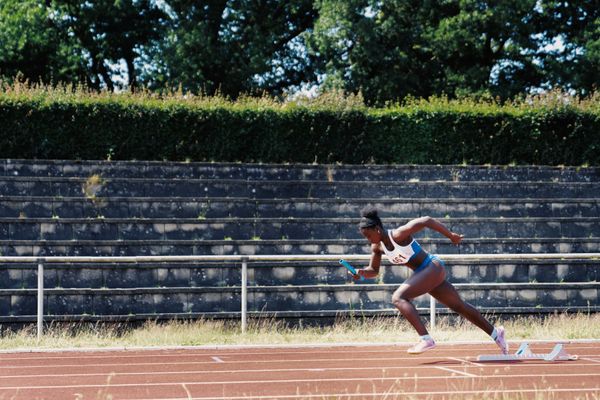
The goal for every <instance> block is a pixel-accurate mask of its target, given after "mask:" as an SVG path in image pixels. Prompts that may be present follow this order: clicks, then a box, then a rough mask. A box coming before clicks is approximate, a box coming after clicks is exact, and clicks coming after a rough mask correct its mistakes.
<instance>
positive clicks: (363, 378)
mask: <svg viewBox="0 0 600 400" xmlns="http://www.w3.org/2000/svg"><path fill="white" fill-rule="evenodd" d="M563 343H567V342H563ZM512 346H513V347H516V346H515V344H512ZM565 347H566V349H567V351H568V352H569V353H570V354H576V355H578V356H579V359H578V360H577V361H560V362H546V361H541V360H533V361H520V362H515V361H513V362H486V363H482V362H481V363H478V362H476V357H477V355H478V354H494V353H497V349H496V347H495V345H493V344H488V345H481V344H455V345H450V344H446V345H444V344H441V345H438V347H437V348H436V349H434V350H432V351H430V352H428V353H425V354H422V355H419V356H409V355H408V354H407V353H406V346H401V345H398V346H362V347H361V346H355V347H332V346H330V347H328V346H325V345H324V346H318V347H276V348H267V347H265V348H256V347H252V348H217V349H202V348H195V349H194V348H191V349H164V350H156V349H154V350H120V351H118V350H117V351H90V352H80V351H65V352H46V353H44V352H40V353H4V354H0V400H8V399H14V400H19V399H27V400H31V399H60V400H64V399H78V400H79V399H81V400H84V399H94V400H100V399H114V400H116V399H144V400H150V399H152V400H154V399H156V400H158V399H218V400H223V399H319V400H331V399H348V400H350V399H387V400H390V399H465V398H467V399H468V398H471V399H481V398H487V399H502V400H504V399H515V398H517V399H528V398H536V399H541V398H543V399H589V400H598V399H600V342H595V343H568V344H566V345H565ZM531 348H532V350H533V352H534V353H547V352H548V351H550V349H551V348H552V344H550V343H532V344H531Z"/></svg>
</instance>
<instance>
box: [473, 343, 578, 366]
mask: <svg viewBox="0 0 600 400" xmlns="http://www.w3.org/2000/svg"><path fill="white" fill-rule="evenodd" d="M526 360H544V361H573V360H577V356H576V355H571V354H569V353H567V351H566V350H565V347H564V345H563V344H562V343H559V344H557V345H555V346H554V348H553V349H552V351H551V352H550V353H546V354H534V353H533V352H532V351H531V349H530V348H529V343H527V342H525V343H521V346H519V349H518V350H517V352H516V353H515V354H498V355H495V354H494V355H480V356H478V357H477V361H526Z"/></svg>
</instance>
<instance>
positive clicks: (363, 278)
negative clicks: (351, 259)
mask: <svg viewBox="0 0 600 400" xmlns="http://www.w3.org/2000/svg"><path fill="white" fill-rule="evenodd" d="M340 264H342V265H343V266H344V267H346V269H347V270H348V271H350V273H351V274H352V275H357V274H358V273H357V272H356V269H355V268H354V267H353V266H352V265H350V264H349V263H348V261H346V260H340ZM358 276H360V280H361V281H364V280H365V277H364V276H362V275H358Z"/></svg>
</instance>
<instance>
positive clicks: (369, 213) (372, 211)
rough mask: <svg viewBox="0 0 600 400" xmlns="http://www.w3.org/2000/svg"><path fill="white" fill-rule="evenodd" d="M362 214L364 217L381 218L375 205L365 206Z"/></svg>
mask: <svg viewBox="0 0 600 400" xmlns="http://www.w3.org/2000/svg"><path fill="white" fill-rule="evenodd" d="M360 215H361V217H364V218H371V219H379V215H378V211H377V209H376V208H375V207H368V208H365V209H364V210H362V211H361V212H360Z"/></svg>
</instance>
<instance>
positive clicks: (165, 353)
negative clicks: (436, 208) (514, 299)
mask: <svg viewBox="0 0 600 400" xmlns="http://www.w3.org/2000/svg"><path fill="white" fill-rule="evenodd" d="M532 343H533V344H535V342H532ZM556 343H565V341H556ZM566 344H567V345H568V347H567V350H569V351H572V352H574V351H577V350H586V349H594V350H597V349H598V347H597V346H595V347H590V346H577V345H576V344H569V343H566ZM408 346H409V343H406V344H401V345H396V346H390V348H387V349H373V350H369V349H368V346H367V347H366V348H365V349H364V350H363V349H360V347H359V348H357V346H348V347H349V348H350V349H343V348H342V349H340V348H338V347H336V348H333V349H323V350H315V348H307V349H306V350H305V351H302V350H297V351H293V350H288V351H285V348H281V351H253V349H252V348H247V349H245V348H242V349H240V350H247V351H245V352H240V351H228V350H227V349H217V350H219V352H221V351H222V352H223V355H236V356H239V355H247V356H257V355H261V356H267V355H288V356H289V355H294V354H302V355H312V354H346V353H348V352H349V351H350V352H352V354H363V353H365V354H368V353H372V354H379V353H383V354H389V353H395V352H398V353H405V352H406V348H407V347H408ZM437 346H438V348H440V349H443V350H444V351H451V352H457V351H458V352H461V353H465V352H472V351H474V350H477V351H480V350H484V349H485V348H488V347H489V346H482V345H481V344H480V343H476V344H474V345H473V346H470V347H454V346H452V345H448V346H445V345H444V344H440V343H437ZM490 346H491V345H490ZM540 346H541V348H542V349H546V348H548V349H551V348H552V346H551V345H550V344H548V343H540V344H539V345H538V346H537V347H540ZM291 347H292V348H293V346H291ZM209 350H210V349H207V350H202V349H198V348H191V349H178V348H175V349H168V348H166V349H165V350H157V349H152V350H148V351H144V350H131V349H127V348H124V349H122V350H110V351H111V352H116V353H121V354H116V355H111V354H108V353H109V351H102V350H94V351H97V352H98V353H102V354H88V353H87V351H81V352H79V353H78V352H74V351H71V350H66V351H64V353H70V354H71V355H64V356H63V355H60V354H61V353H60V352H59V351H53V352H48V353H46V352H44V351H42V350H40V352H39V353H38V352H35V351H23V352H13V353H4V354H3V353H2V351H0V361H9V360H48V359H50V360H61V359H81V358H82V357H85V358H87V359H90V358H91V359H94V358H95V359H102V358H146V357H148V356H149V354H148V352H151V351H157V352H158V351H159V352H160V353H156V354H151V356H152V357H156V358H165V357H175V358H181V357H202V356H208V355H210V354H211V353H212V354H215V353H216V351H214V350H213V351H209ZM90 352H93V351H90ZM122 353H129V354H122ZM131 353H137V354H131ZM37 354H40V355H39V356H38V355H37ZM19 355H22V356H23V357H19ZM46 355H47V356H46ZM5 356H6V357H5Z"/></svg>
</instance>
